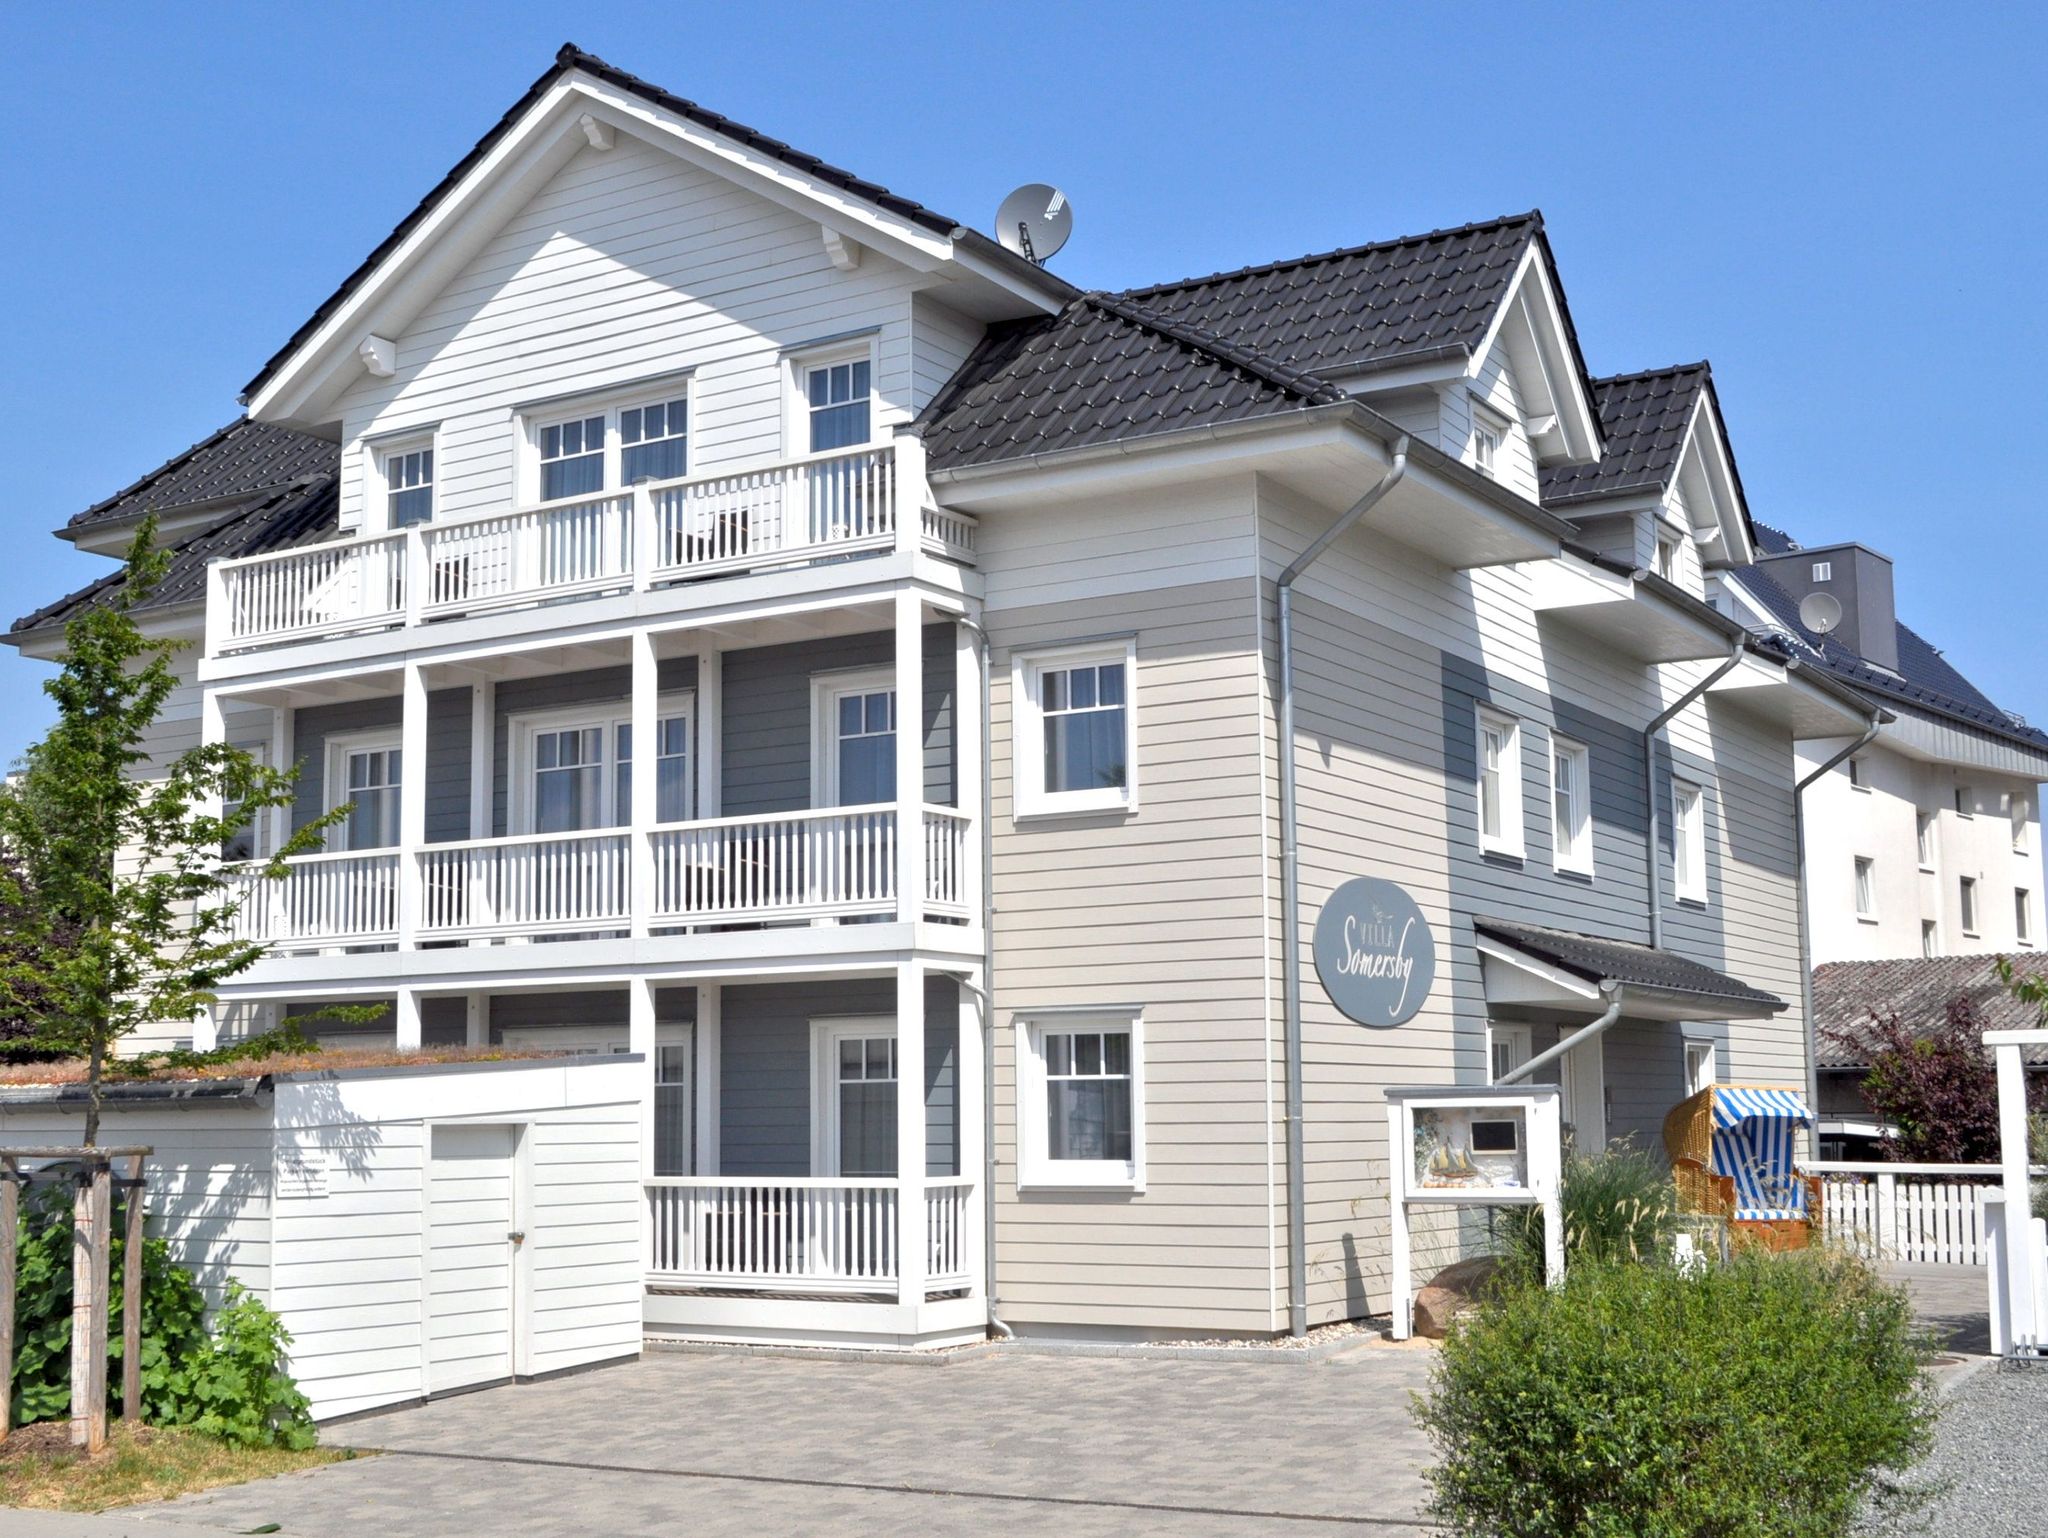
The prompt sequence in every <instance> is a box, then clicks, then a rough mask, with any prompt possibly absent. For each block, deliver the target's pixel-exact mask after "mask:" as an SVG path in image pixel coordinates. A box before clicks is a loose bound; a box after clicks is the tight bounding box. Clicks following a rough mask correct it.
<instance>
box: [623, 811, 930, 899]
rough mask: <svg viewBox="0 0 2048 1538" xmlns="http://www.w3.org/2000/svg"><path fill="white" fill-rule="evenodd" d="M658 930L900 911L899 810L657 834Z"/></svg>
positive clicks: (789, 816) (782, 816)
mask: <svg viewBox="0 0 2048 1538" xmlns="http://www.w3.org/2000/svg"><path fill="white" fill-rule="evenodd" d="M649 837H650V838H651V839H652V840H653V844H654V919H655V921H656V922H657V923H675V922H677V921H685V922H691V923H707V922H709V923H733V922H747V921H752V920H757V919H771V918H775V919H801V918H846V917H853V916H856V915H860V914H871V913H892V912H894V911H895V908H896V808H895V807H893V806H888V805H880V806H850V807H840V808H836V809H834V810H832V811H825V812H781V813H776V814H773V815H770V816H766V817H745V818H719V819H715V820H713V821H708V822H687V823H672V824H670V825H669V826H667V827H664V828H656V829H655V830H654V831H653V832H652V833H651V834H650V835H649Z"/></svg>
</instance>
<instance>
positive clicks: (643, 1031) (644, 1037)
mask: <svg viewBox="0 0 2048 1538" xmlns="http://www.w3.org/2000/svg"><path fill="white" fill-rule="evenodd" d="M654 1038H655V1028H654V981H653V979H652V978H646V977H636V978H634V979H633V980H632V981H631V982H629V983H627V984H626V1050H627V1051H628V1052H632V1053H635V1054H637V1055H638V1056H639V1058H640V1178H641V1179H642V1180H645V1179H647V1178H648V1177H649V1176H650V1175H652V1174H653V1173H654Z"/></svg>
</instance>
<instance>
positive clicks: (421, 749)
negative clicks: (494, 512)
mask: <svg viewBox="0 0 2048 1538" xmlns="http://www.w3.org/2000/svg"><path fill="white" fill-rule="evenodd" d="M415 532H416V531H415ZM398 720H399V725H398V948H399V949H400V950H402V951H409V950H411V949H413V948H414V947H415V946H416V945H417V944H418V940H417V936H418V934H419V927H420V898H421V895H422V894H421V891H420V846H421V845H423V844H424V843H426V841H427V680H426V673H425V672H424V670H423V669H422V668H421V667H420V665H419V664H418V663H417V662H408V663H407V664H406V665H405V687H404V692H403V694H402V695H401V697H400V702H399V718H398Z"/></svg>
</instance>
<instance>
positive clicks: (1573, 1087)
mask: <svg viewBox="0 0 2048 1538" xmlns="http://www.w3.org/2000/svg"><path fill="white" fill-rule="evenodd" d="M1606 1046H1607V1043H1606V1042H1605V1041H1604V1040H1603V1039H1602V1038H1600V1037H1597V1036H1596V1037H1594V1038H1593V1040H1591V1041H1589V1042H1587V1043H1586V1044H1585V1045H1584V1046H1582V1047H1575V1048H1573V1049H1572V1050H1571V1051H1569V1052H1567V1053H1565V1055H1564V1056H1563V1057H1562V1058H1561V1059H1559V1064H1560V1066H1561V1067H1562V1068H1563V1069H1564V1078H1563V1084H1564V1119H1565V1120H1566V1121H1567V1122H1568V1123H1570V1125H1571V1129H1572V1146H1573V1147H1575V1148H1577V1149H1578V1150H1579V1152H1580V1153H1588V1154H1593V1153H1598V1152H1600V1151H1601V1150H1602V1149H1603V1148H1605V1147H1606V1146H1607V1072H1606V1065H1605V1063H1604V1061H1603V1057H1602V1054H1603V1051H1604V1049H1605V1048H1606Z"/></svg>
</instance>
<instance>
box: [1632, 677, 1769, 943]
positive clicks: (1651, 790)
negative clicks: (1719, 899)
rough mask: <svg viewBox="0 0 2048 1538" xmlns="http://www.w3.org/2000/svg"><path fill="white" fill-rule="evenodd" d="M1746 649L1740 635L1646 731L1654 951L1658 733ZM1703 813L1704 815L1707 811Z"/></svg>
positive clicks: (1659, 826) (1659, 925) (1659, 898)
mask: <svg viewBox="0 0 2048 1538" xmlns="http://www.w3.org/2000/svg"><path fill="white" fill-rule="evenodd" d="M1743 650H1744V648H1743V642H1742V638H1741V637H1740V636H1738V637H1736V639H1735V642H1734V645H1733V646H1732V647H1731V648H1730V650H1729V653H1728V660H1727V661H1726V662H1724V663H1722V664H1721V665H1720V666H1719V667H1717V668H1715V669H1714V671H1713V672H1711V673H1709V674H1708V675H1707V676H1706V677H1705V678H1702V679H1701V680H1700V681H1699V682H1698V683H1696V684H1694V685H1693V686H1692V687H1691V688H1690V689H1688V690H1686V691H1685V693H1683V694H1681V695H1680V696H1679V697H1678V699H1677V700H1676V701H1675V702H1674V703H1673V704H1671V705H1669V706H1667V707H1665V709H1663V710H1662V711H1660V712H1658V714H1657V715H1656V717H1655V718H1654V719H1652V720H1651V722H1650V724H1649V725H1648V726H1646V727H1644V728H1643V787H1644V790H1645V791H1646V793H1647V795H1648V798H1649V802H1650V840H1649V843H1648V844H1647V845H1646V846H1645V847H1644V851H1643V853H1644V861H1643V864H1644V867H1645V868H1646V869H1647V870H1648V871H1649V873H1650V875H1649V889H1650V945H1651V947H1652V948H1653V949H1654V948H1658V947H1661V946H1662V945H1663V944H1664V881H1663V877H1664V867H1663V863H1662V862H1661V861H1660V860H1659V858H1658V855H1657V836H1658V834H1659V833H1661V832H1662V831H1663V820H1662V819H1661V818H1660V817H1659V816H1658V815H1657V733H1659V732H1661V731H1662V730H1664V727H1665V725H1666V723H1668V722H1669V721H1670V720H1671V718H1672V717H1673V716H1675V715H1677V714H1678V713H1679V712H1680V711H1681V710H1683V709H1685V707H1686V706H1688V705H1690V704H1691V703H1692V702H1693V701H1694V700H1696V699H1698V698H1699V697H1700V696H1701V695H1703V694H1705V693H1706V692H1707V691H1708V690H1709V689H1711V688H1713V687H1714V685H1715V684H1717V683H1719V682H1720V681H1721V680H1722V679H1723V678H1725V677H1726V676H1727V675H1728V673H1729V672H1730V671H1731V670H1732V669H1733V668H1734V667H1735V664H1736V663H1738V662H1740V661H1741V660H1742V653H1743ZM1701 810H1702V812H1704V810H1705V808H1702V809H1701Z"/></svg>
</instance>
